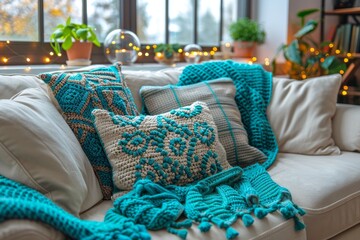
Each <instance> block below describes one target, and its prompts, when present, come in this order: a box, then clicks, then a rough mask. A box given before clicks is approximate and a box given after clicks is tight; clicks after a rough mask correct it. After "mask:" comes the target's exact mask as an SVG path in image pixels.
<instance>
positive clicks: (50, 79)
mask: <svg viewBox="0 0 360 240" xmlns="http://www.w3.org/2000/svg"><path fill="white" fill-rule="evenodd" d="M120 71H121V66H120V65H119V64H115V65H113V66H110V67H102V68H96V69H93V70H91V71H88V72H80V73H60V74H50V73H45V74H41V75H40V76H39V77H40V78H41V79H43V80H44V81H45V83H47V84H48V85H49V88H50V89H51V90H52V92H53V94H54V97H55V99H56V100H57V102H58V104H59V105H60V108H61V110H62V115H63V116H64V118H65V120H66V122H67V124H68V125H69V126H70V128H71V130H72V131H73V132H74V134H75V136H76V137H77V139H78V140H79V142H80V144H81V146H82V148H83V149H84V152H85V153H86V155H87V157H88V158H89V160H90V162H91V165H92V166H93V169H94V171H95V174H96V176H97V178H98V180H99V183H100V187H101V190H102V193H103V195H104V198H105V199H110V197H111V195H112V192H113V183H112V170H111V165H110V163H109V161H108V160H107V157H106V154H105V152H104V150H103V148H102V145H101V142H100V139H99V137H98V135H97V133H96V131H95V128H94V125H93V122H92V116H91V112H92V110H93V109H95V108H98V109H106V110H109V111H112V112H114V113H115V114H121V115H137V114H138V112H137V109H136V105H135V103H134V101H133V98H132V95H131V93H130V90H129V89H128V88H127V86H126V84H125V82H124V81H123V80H122V78H121V72H120Z"/></svg>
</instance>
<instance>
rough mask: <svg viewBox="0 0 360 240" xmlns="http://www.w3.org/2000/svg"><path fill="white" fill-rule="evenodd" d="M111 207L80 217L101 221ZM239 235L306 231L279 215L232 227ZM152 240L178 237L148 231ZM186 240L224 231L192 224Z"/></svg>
mask: <svg viewBox="0 0 360 240" xmlns="http://www.w3.org/2000/svg"><path fill="white" fill-rule="evenodd" d="M111 207H112V201H103V202H102V203H100V204H98V205H96V206H94V207H93V208H92V209H89V210H88V211H86V212H85V213H83V214H81V215H80V217H81V218H82V219H84V220H92V221H103V219H104V216H105V214H106V212H107V210H108V209H109V208H111ZM232 227H233V228H235V229H236V230H237V231H238V232H239V233H240V234H239V236H240V237H238V238H237V239H253V240H255V239H256V240H260V239H276V240H282V239H283V240H289V239H292V240H300V239H306V230H303V231H298V232H296V231H294V221H293V220H292V219H291V220H284V218H283V217H282V216H281V215H280V214H279V213H273V214H269V215H268V216H266V218H264V219H263V220H259V219H256V220H255V221H254V224H253V225H252V226H251V227H248V228H246V227H244V225H243V224H242V223H235V224H234V225H232ZM149 232H150V234H151V237H152V238H151V239H153V240H162V239H167V240H179V237H177V236H175V235H173V234H170V233H168V232H167V231H165V230H160V231H149ZM187 239H218V240H220V239H225V233H224V230H221V229H219V228H217V227H215V226H213V227H212V228H211V230H210V231H209V232H208V233H201V232H200V230H199V229H198V228H197V224H193V226H192V227H191V229H190V230H189V232H188V235H187Z"/></svg>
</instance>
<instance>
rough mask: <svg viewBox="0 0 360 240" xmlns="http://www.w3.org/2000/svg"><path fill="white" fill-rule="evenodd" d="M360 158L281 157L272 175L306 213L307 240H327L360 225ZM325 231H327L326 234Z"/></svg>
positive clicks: (354, 155) (356, 155) (355, 155)
mask: <svg viewBox="0 0 360 240" xmlns="http://www.w3.org/2000/svg"><path fill="white" fill-rule="evenodd" d="M359 166H360V154H359V153H353V152H345V151H344V152H342V154H341V155H331V156H305V155H300V154H290V153H280V154H279V155H278V158H277V160H276V161H275V163H274V165H273V166H272V167H271V168H270V170H269V173H270V175H271V177H272V178H273V180H274V181H275V182H277V183H278V184H280V185H281V186H283V187H285V188H287V189H289V190H290V192H291V194H292V197H293V200H294V202H296V203H297V204H298V205H299V206H300V207H302V208H303V209H305V211H306V212H307V214H306V215H305V216H304V221H305V224H306V232H307V237H308V239H328V238H330V237H332V236H335V235H337V234H338V233H340V232H342V231H345V230H346V229H348V228H350V227H352V226H353V225H355V224H357V223H359V222H360V214H359V213H360V168H359ZM324 229H326V231H324Z"/></svg>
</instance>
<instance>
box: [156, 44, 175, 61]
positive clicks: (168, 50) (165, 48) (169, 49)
mask: <svg viewBox="0 0 360 240" xmlns="http://www.w3.org/2000/svg"><path fill="white" fill-rule="evenodd" d="M179 49H180V45H179V44H176V43H173V44H165V43H161V44H159V45H157V47H156V48H155V50H154V52H155V53H163V54H164V57H165V58H167V59H169V58H172V57H173V56H174V54H175V53H177V52H178V50H179Z"/></svg>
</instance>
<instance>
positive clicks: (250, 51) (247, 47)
mask: <svg viewBox="0 0 360 240" xmlns="http://www.w3.org/2000/svg"><path fill="white" fill-rule="evenodd" d="M255 47H256V43H255V42H243V41H235V42H234V55H233V57H234V58H251V57H253V56H254V50H255Z"/></svg>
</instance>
